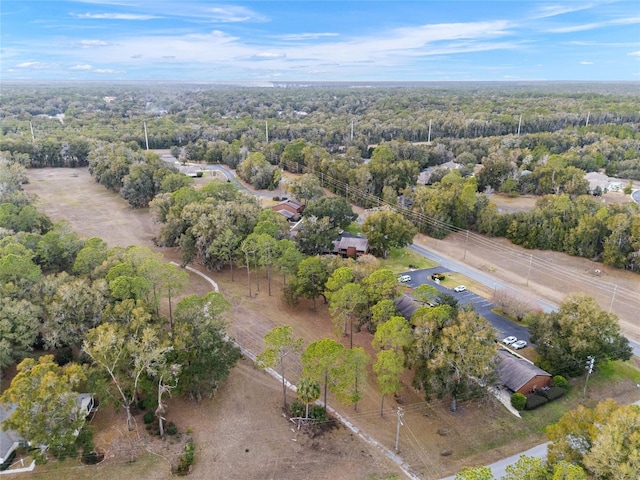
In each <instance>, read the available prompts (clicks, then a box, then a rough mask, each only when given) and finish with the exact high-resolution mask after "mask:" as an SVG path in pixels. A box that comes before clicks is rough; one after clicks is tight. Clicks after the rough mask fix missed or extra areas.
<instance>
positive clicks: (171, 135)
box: [0, 82, 640, 271]
mask: <svg viewBox="0 0 640 480" xmlns="http://www.w3.org/2000/svg"><path fill="white" fill-rule="evenodd" d="M637 86H638V85H637V84H635V83H606V84H605V83H593V84H592V83H526V82H524V83H424V84H419V83H406V84H375V83H373V84H362V83H361V84H358V83H355V84H347V83H344V84H330V85H324V84H314V85H302V84H284V83H281V84H272V87H271V88H265V87H259V88H258V87H253V88H249V87H242V86H229V85H207V84H201V85H193V84H185V85H181V84H170V83H169V84H154V85H152V88H150V86H149V85H141V84H138V85H124V84H122V85H120V84H115V85H101V84H77V85H76V84H57V85H33V84H32V85H26V84H10V85H8V86H7V87H6V88H5V89H4V92H3V94H2V97H1V98H2V104H1V108H0V119H1V121H0V126H1V127H2V135H1V136H0V151H2V152H5V153H4V155H5V157H7V158H8V159H9V160H12V161H13V162H16V163H19V164H22V165H24V166H26V167H44V166H71V167H75V166H87V165H88V166H89V168H90V170H91V172H92V174H94V176H95V178H96V180H97V181H100V182H101V183H103V184H104V185H105V186H106V187H107V188H110V189H113V190H115V191H119V192H120V193H121V195H122V196H123V197H124V198H126V199H127V200H128V202H129V203H130V204H131V206H133V207H144V206H147V205H148V204H149V202H151V201H152V199H153V198H154V197H155V196H156V195H158V194H169V193H173V192H176V191H178V190H179V189H180V188H182V187H183V186H186V185H188V183H189V182H187V181H182V180H180V178H179V177H180V176H179V175H178V174H176V173H175V172H174V171H173V170H172V169H171V167H169V166H167V165H166V164H165V163H164V162H162V161H160V159H159V158H158V157H157V156H156V155H154V154H153V153H151V152H143V150H146V149H147V148H149V149H171V151H172V153H173V154H174V155H176V156H177V157H179V158H180V159H181V160H182V161H196V162H206V163H212V164H213V163H223V164H226V165H227V166H229V167H231V168H234V169H236V170H237V173H238V175H239V176H240V177H241V178H243V179H244V180H245V181H247V182H249V183H251V184H253V186H254V187H256V188H274V187H276V186H277V185H278V184H279V181H280V178H281V170H280V169H285V170H289V171H291V172H294V173H305V172H307V173H313V174H314V175H315V176H317V177H318V180H319V183H320V184H321V185H317V187H318V188H319V187H320V186H323V187H328V188H329V189H331V190H333V191H334V192H335V193H338V194H340V195H343V196H344V197H346V198H347V199H348V200H349V201H350V202H352V203H356V204H358V205H361V206H364V207H377V206H380V205H381V204H386V205H388V206H391V207H392V208H396V209H399V210H400V211H401V213H403V214H404V215H405V216H407V217H408V218H409V219H410V220H411V221H412V222H413V223H414V224H415V225H416V226H417V227H418V228H419V230H420V231H421V232H424V233H427V234H429V235H431V236H435V237H439V238H441V237H444V236H445V235H447V234H448V233H450V232H451V231H456V230H458V229H471V230H474V231H478V232H480V233H484V234H488V235H494V236H503V237H507V238H509V239H510V240H511V241H512V242H514V243H516V244H520V245H523V246H525V247H527V248H542V249H553V250H558V251H565V252H567V253H570V254H573V255H580V256H584V257H587V258H592V259H594V260H600V261H604V262H605V263H606V264H608V265H612V266H616V267H619V268H626V269H631V270H634V271H638V270H640V254H639V253H638V252H639V251H640V230H639V227H638V226H639V225H640V219H639V214H638V208H637V205H633V204H630V205H627V206H624V207H622V206H621V207H616V206H601V205H600V204H598V203H597V202H596V201H595V200H594V199H593V198H590V199H589V198H587V199H582V200H579V199H580V197H581V196H584V195H588V194H592V195H595V196H599V195H601V194H602V189H599V188H596V189H594V190H591V187H590V185H589V182H588V181H587V180H586V179H585V173H586V172H596V171H604V172H605V173H606V174H608V175H610V176H615V177H618V178H624V179H630V180H632V179H636V180H640V111H638V109H637V105H638V97H639V96H640V93H639V92H640V90H639V89H638V88H637ZM450 162H455V164H454V165H455V166H456V167H457V170H454V171H453V172H452V173H448V169H445V168H442V167H441V165H444V164H446V165H451V163H450ZM277 167H280V168H277ZM448 168H449V167H448ZM420 172H422V173H427V172H428V173H429V180H428V181H427V182H426V183H427V184H428V185H429V186H427V187H422V186H419V187H416V182H417V181H418V178H419V173H420ZM626 188H629V189H631V184H630V183H629V184H628V185H627V187H626ZM493 192H501V193H504V194H506V195H512V196H517V195H520V194H533V195H537V196H540V197H541V199H540V201H539V202H538V206H537V207H536V209H534V210H533V211H531V212H528V213H520V214H500V213H499V212H498V211H497V209H496V208H495V206H493V205H492V204H491V203H490V202H489V200H488V195H487V194H491V193H493ZM545 196H547V197H548V198H545ZM578 200H579V201H578ZM173 227H177V225H173ZM176 232H178V233H179V234H183V233H185V231H184V230H181V229H179V228H178V229H177V230H176ZM174 233H175V232H174ZM170 236H171V235H170ZM164 240H165V241H166V242H168V243H169V244H175V243H177V242H178V237H176V238H173V237H172V238H171V239H169V238H167V239H164Z"/></svg>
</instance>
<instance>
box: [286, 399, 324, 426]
mask: <svg viewBox="0 0 640 480" xmlns="http://www.w3.org/2000/svg"><path fill="white" fill-rule="evenodd" d="M305 410H306V408H305V404H304V403H301V402H293V403H292V404H291V416H292V417H304V416H305ZM309 418H310V419H311V420H313V421H315V422H326V421H327V418H328V417H327V412H325V410H324V407H321V406H320V405H310V406H309Z"/></svg>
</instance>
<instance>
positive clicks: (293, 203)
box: [275, 198, 304, 211]
mask: <svg viewBox="0 0 640 480" xmlns="http://www.w3.org/2000/svg"><path fill="white" fill-rule="evenodd" d="M285 205H286V206H288V207H291V208H293V209H295V210H298V211H301V209H302V207H303V206H304V205H303V204H302V203H300V202H299V201H297V200H294V199H293V198H288V199H286V200H282V201H281V202H280V203H278V204H277V205H275V206H276V207H279V206H285Z"/></svg>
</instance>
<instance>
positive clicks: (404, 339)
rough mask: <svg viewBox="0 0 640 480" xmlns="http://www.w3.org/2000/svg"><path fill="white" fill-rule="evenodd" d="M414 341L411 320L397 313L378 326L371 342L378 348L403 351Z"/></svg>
mask: <svg viewBox="0 0 640 480" xmlns="http://www.w3.org/2000/svg"><path fill="white" fill-rule="evenodd" d="M412 342H413V332H412V330H411V326H410V325H409V322H407V320H406V319H405V318H404V317H402V316H400V315H395V316H393V317H391V318H390V319H389V320H387V321H386V322H384V323H382V324H380V325H379V326H378V328H377V329H376V333H375V334H374V336H373V341H372V342H371V344H372V345H373V348H375V349H376V350H393V351H394V352H397V353H403V352H404V350H405V349H406V348H407V347H409V346H410V345H411V343H412ZM403 359H404V354H403Z"/></svg>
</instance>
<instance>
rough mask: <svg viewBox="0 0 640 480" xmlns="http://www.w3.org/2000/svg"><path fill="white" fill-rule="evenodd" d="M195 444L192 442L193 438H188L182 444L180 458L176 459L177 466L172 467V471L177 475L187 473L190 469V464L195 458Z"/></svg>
mask: <svg viewBox="0 0 640 480" xmlns="http://www.w3.org/2000/svg"><path fill="white" fill-rule="evenodd" d="M195 449H196V447H195V445H194V444H193V440H192V439H189V440H188V441H187V443H185V444H184V453H183V454H182V455H181V456H180V460H179V461H178V466H177V467H176V468H175V469H174V473H176V474H178V475H187V474H188V473H189V471H190V470H191V465H193V462H194V460H195Z"/></svg>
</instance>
